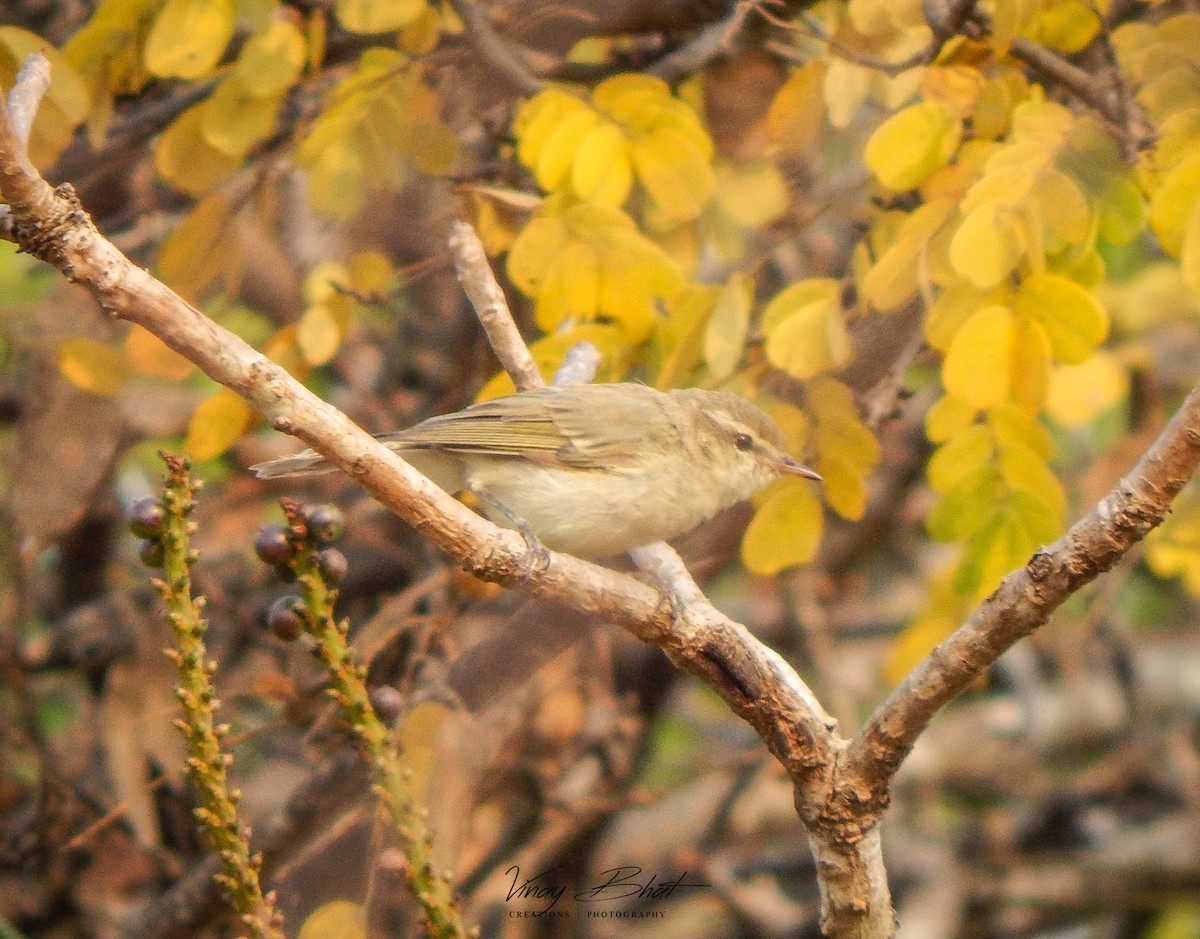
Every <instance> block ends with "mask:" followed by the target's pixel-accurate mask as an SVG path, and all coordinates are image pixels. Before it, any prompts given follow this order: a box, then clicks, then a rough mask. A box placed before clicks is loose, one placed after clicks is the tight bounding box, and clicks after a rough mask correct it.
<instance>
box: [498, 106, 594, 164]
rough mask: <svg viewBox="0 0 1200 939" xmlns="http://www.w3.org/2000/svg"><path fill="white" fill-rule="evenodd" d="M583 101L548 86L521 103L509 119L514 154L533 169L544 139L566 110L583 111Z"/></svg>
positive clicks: (564, 115)
mask: <svg viewBox="0 0 1200 939" xmlns="http://www.w3.org/2000/svg"><path fill="white" fill-rule="evenodd" d="M586 109H587V105H586V104H584V103H583V102H582V101H580V100H579V99H578V98H576V97H575V96H574V95H571V94H567V93H566V92H565V91H559V90H558V89H555V88H552V89H550V90H548V91H543V92H542V93H541V94H538V95H535V96H534V97H532V98H530V99H529V100H528V101H526V102H525V104H524V105H522V107H521V109H520V110H519V111H518V112H517V116H516V118H515V119H514V120H513V133H514V135H515V136H516V138H517V158H518V159H519V160H520V161H521V162H522V163H524V164H525V165H526V166H528V167H529V168H530V169H533V168H534V167H535V166H537V164H538V160H540V159H541V154H542V150H543V149H544V148H545V146H546V141H547V140H548V139H549V138H550V135H551V134H552V133H554V130H555V128H557V127H558V125H559V124H560V123H561V122H562V120H563V119H564V118H566V117H567V116H568V115H570V114H574V113H575V112H577V111H584V110H586Z"/></svg>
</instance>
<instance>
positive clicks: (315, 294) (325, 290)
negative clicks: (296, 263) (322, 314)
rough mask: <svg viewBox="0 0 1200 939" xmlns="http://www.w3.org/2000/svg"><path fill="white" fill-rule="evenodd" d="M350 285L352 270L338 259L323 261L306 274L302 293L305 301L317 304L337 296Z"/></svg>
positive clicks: (312, 304) (311, 304) (301, 288)
mask: <svg viewBox="0 0 1200 939" xmlns="http://www.w3.org/2000/svg"><path fill="white" fill-rule="evenodd" d="M349 286H350V272H349V271H348V270H347V269H346V267H345V265H343V264H339V263H338V262H337V261H323V262H321V263H320V264H316V265H314V266H313V268H312V269H311V270H310V271H309V272H308V273H307V274H305V275H304V283H303V284H301V287H300V293H301V296H303V297H304V301H305V303H307V304H309V305H310V306H316V305H317V304H320V303H325V302H327V301H329V300H331V299H332V298H333V297H336V296H338V295H339V293H341V291H342V290H344V289H345V288H347V287H349Z"/></svg>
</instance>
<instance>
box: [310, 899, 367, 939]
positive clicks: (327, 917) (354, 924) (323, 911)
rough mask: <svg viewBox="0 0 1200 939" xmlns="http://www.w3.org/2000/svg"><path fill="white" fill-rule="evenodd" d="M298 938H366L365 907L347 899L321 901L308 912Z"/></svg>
mask: <svg viewBox="0 0 1200 939" xmlns="http://www.w3.org/2000/svg"><path fill="white" fill-rule="evenodd" d="M298 939H367V910H366V907H364V906H360V905H359V904H357V903H352V902H350V901H349V900H331V901H330V902H328V903H323V904H322V905H321V906H319V907H317V908H316V909H315V910H313V911H312V912H311V913H309V914H308V918H307V919H305V920H304V924H303V925H302V926H301V927H300V935H299V936H298Z"/></svg>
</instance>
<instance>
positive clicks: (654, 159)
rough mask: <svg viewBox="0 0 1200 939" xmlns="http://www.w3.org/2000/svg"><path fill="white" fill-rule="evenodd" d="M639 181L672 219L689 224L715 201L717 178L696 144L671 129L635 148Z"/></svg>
mask: <svg viewBox="0 0 1200 939" xmlns="http://www.w3.org/2000/svg"><path fill="white" fill-rule="evenodd" d="M633 165H634V168H635V169H636V170H637V176H638V180H639V182H641V184H642V185H643V186H644V187H645V189H646V191H647V192H648V193H649V194H650V198H652V199H653V200H654V201H655V202H656V203H657V204H658V207H659V208H660V209H662V210H663V211H664V212H665V213H666V214H667V216H668V217H669V218H672V219H675V220H678V221H687V220H688V219H692V218H695V217H696V216H697V215H699V214H700V210H701V209H703V208H704V206H705V205H707V204H708V201H709V199H710V198H712V193H713V189H714V187H715V185H716V175H715V173H714V171H713V167H712V164H711V163H709V161H708V157H707V156H706V155H705V154H703V153H702V152H701V151H700V150H699V149H697V148H696V146H695V144H694V143H693V141H692V140H691V139H690V138H689V137H687V136H685V135H684V134H682V133H680V132H678V131H677V130H675V129H674V128H671V127H659V128H656V129H655V130H654V131H653V132H652V133H651V134H650V135H649V136H648V137H644V138H642V139H641V140H638V141H636V142H635V143H634V145H633Z"/></svg>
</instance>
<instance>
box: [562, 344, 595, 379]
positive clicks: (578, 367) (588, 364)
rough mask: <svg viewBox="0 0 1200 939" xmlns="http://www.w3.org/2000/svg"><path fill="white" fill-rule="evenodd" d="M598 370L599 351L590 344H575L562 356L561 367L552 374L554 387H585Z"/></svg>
mask: <svg viewBox="0 0 1200 939" xmlns="http://www.w3.org/2000/svg"><path fill="white" fill-rule="evenodd" d="M599 368H600V350H599V349H597V348H596V347H595V346H594V345H592V344H591V343H590V342H577V343H575V345H573V346H571V348H570V349H568V350H567V354H566V355H565V356H563V360H562V365H560V366H559V367H558V371H557V372H555V373H554V384H556V385H586V384H587V383H588V382H590V381H592V380H593V379H594V378H595V377H596V372H597V371H598V370H599Z"/></svg>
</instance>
